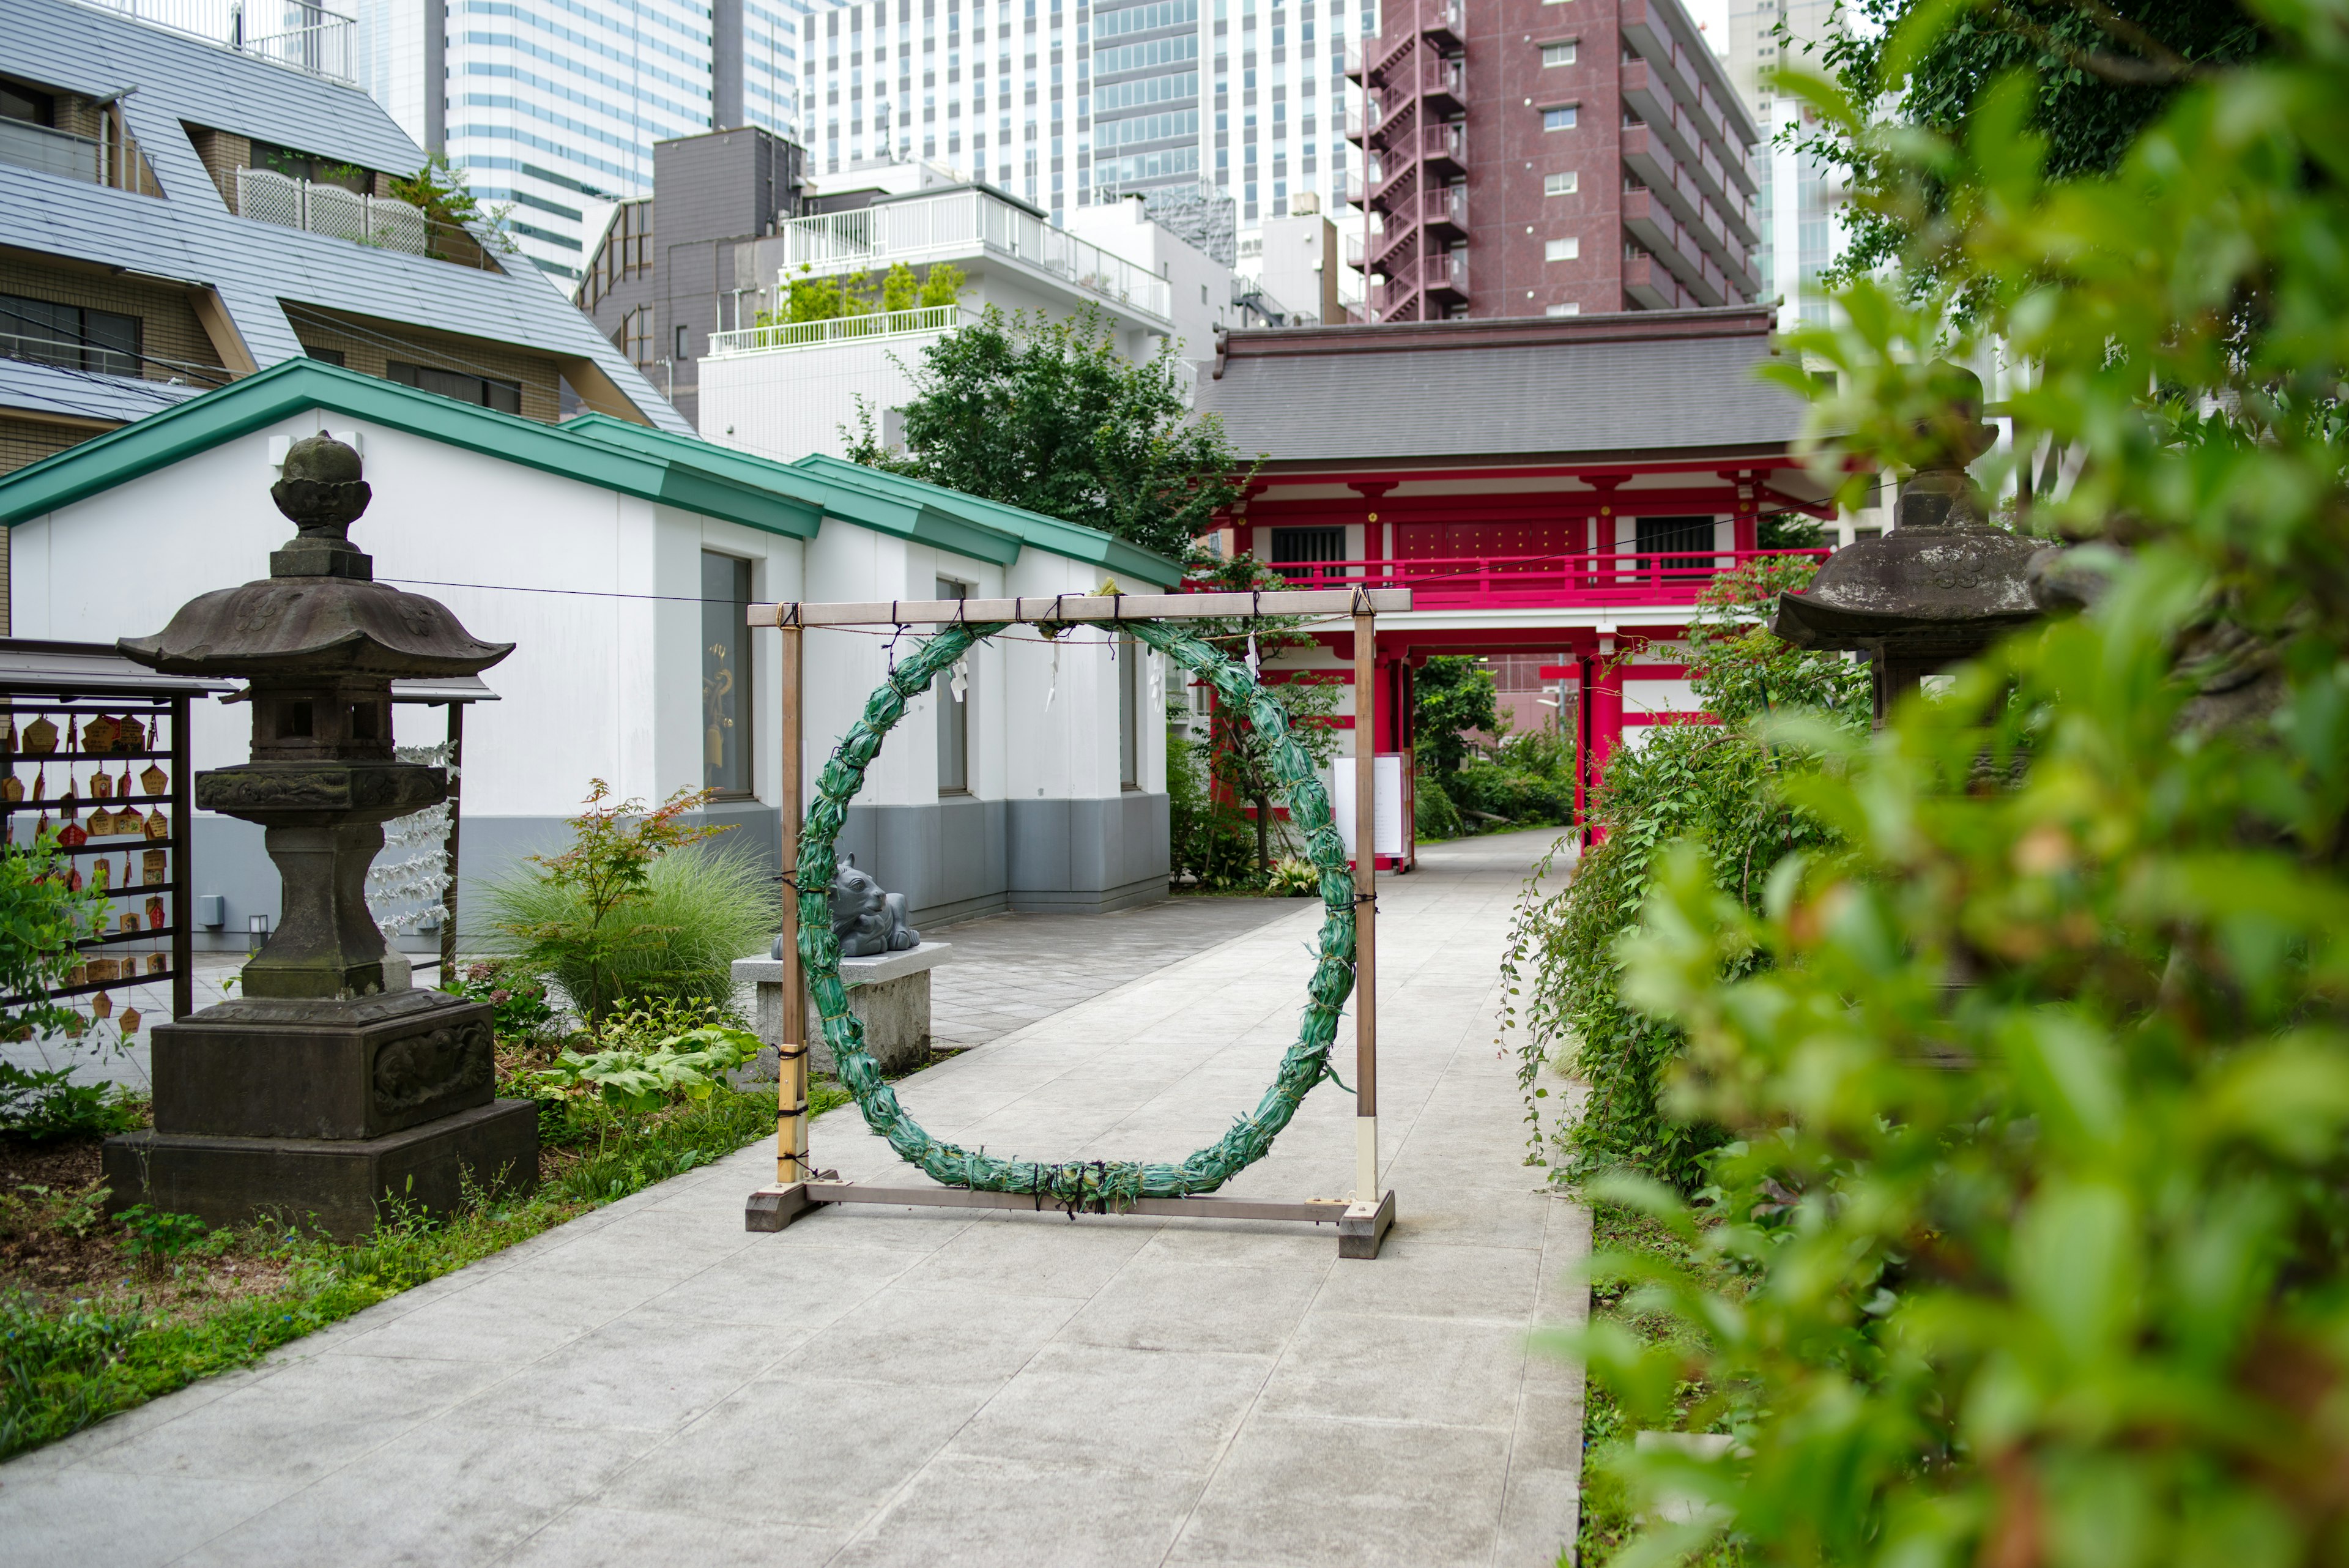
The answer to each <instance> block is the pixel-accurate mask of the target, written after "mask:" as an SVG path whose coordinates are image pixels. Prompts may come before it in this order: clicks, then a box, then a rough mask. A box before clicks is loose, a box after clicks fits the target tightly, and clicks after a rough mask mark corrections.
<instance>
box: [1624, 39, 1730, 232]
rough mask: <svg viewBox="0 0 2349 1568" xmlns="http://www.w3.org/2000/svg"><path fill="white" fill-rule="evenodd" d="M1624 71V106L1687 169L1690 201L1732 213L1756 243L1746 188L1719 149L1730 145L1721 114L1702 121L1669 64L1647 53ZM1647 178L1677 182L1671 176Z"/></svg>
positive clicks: (1660, 147)
mask: <svg viewBox="0 0 2349 1568" xmlns="http://www.w3.org/2000/svg"><path fill="white" fill-rule="evenodd" d="M1622 73H1623V74H1622V78H1621V84H1622V93H1623V103H1624V106H1625V107H1626V108H1628V109H1630V110H1631V111H1632V112H1633V113H1634V114H1637V115H1638V116H1639V117H1640V119H1641V120H1643V121H1644V122H1646V125H1647V129H1648V130H1649V133H1650V135H1651V137H1652V138H1654V145H1655V147H1656V148H1657V149H1658V151H1661V152H1662V153H1664V154H1666V155H1668V156H1669V157H1670V158H1671V161H1673V162H1675V163H1677V164H1679V165H1681V166H1682V168H1683V169H1685V170H1686V171H1688V174H1689V180H1688V181H1687V182H1682V183H1684V184H1685V185H1686V186H1687V187H1688V188H1691V190H1692V200H1702V202H1705V203H1708V204H1710V205H1711V206H1712V207H1713V209H1714V210H1715V211H1716V212H1718V213H1729V214H1733V215H1734V216H1735V217H1736V218H1737V219H1738V220H1739V221H1740V222H1741V223H1743V224H1744V233H1743V234H1740V235H1739V238H1740V239H1741V240H1743V241H1744V243H1745V244H1749V245H1750V244H1754V241H1755V240H1756V239H1757V238H1758V237H1759V236H1758V235H1756V234H1754V232H1753V230H1752V228H1751V226H1750V223H1751V220H1750V219H1749V218H1748V217H1747V215H1746V205H1745V202H1744V201H1743V200H1742V199H1741V198H1742V196H1743V192H1740V191H1739V190H1738V187H1737V184H1736V182H1735V181H1734V179H1733V177H1732V176H1731V174H1730V171H1729V170H1728V169H1727V168H1726V167H1725V166H1724V165H1723V161H1722V153H1721V150H1722V148H1724V147H1727V146H1728V145H1729V142H1728V137H1727V133H1726V131H1725V130H1724V129H1723V121H1721V120H1720V119H1712V120H1710V121H1703V122H1701V121H1700V120H1699V119H1697V118H1696V117H1695V116H1693V115H1692V114H1691V113H1690V111H1689V110H1688V109H1687V108H1685V107H1684V106H1683V105H1682V103H1681V102H1680V100H1679V99H1678V97H1677V96H1676V95H1677V93H1679V92H1682V91H1686V90H1687V84H1686V82H1684V81H1681V80H1678V79H1675V77H1674V74H1673V72H1672V71H1671V68H1670V67H1664V66H1659V65H1658V64H1656V63H1655V62H1654V61H1652V60H1648V59H1644V58H1627V59H1626V60H1625V61H1624V62H1623V67H1622ZM1708 127H1710V129H1711V130H1712V133H1713V134H1712V135H1710V136H1708V135H1707V134H1706V130H1707V129H1708ZM1716 143H1717V144H1718V145H1716ZM1643 177H1644V175H1643ZM1650 183H1651V184H1666V185H1669V184H1673V183H1675V182H1674V181H1671V180H1661V181H1657V180H1651V181H1650Z"/></svg>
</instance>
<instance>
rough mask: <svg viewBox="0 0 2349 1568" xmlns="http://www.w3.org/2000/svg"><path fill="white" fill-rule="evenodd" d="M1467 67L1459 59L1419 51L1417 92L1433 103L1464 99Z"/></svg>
mask: <svg viewBox="0 0 2349 1568" xmlns="http://www.w3.org/2000/svg"><path fill="white" fill-rule="evenodd" d="M1467 83H1468V67H1467V65H1466V63H1465V62H1464V61H1461V60H1447V59H1444V58H1443V57H1441V56H1438V55H1434V54H1432V53H1429V52H1427V51H1425V50H1423V51H1421V57H1420V62H1419V94H1420V96H1421V97H1422V98H1424V99H1430V100H1432V101H1433V102H1434V103H1453V104H1458V103H1464V102H1465V101H1466V95H1467V90H1468V88H1467Z"/></svg>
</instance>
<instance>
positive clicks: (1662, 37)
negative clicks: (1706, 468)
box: [1346, 0, 1761, 322]
mask: <svg viewBox="0 0 2349 1568" xmlns="http://www.w3.org/2000/svg"><path fill="white" fill-rule="evenodd" d="M1383 16H1384V26H1385V29H1386V30H1385V31H1384V32H1382V33H1381V34H1380V35H1379V36H1376V37H1368V38H1361V39H1358V40H1355V42H1354V44H1353V45H1351V46H1350V50H1349V54H1348V57H1347V61H1346V74H1347V76H1348V77H1349V78H1350V79H1352V80H1354V81H1356V82H1358V83H1360V84H1361V87H1362V88H1363V90H1364V98H1365V100H1366V107H1365V108H1364V109H1362V110H1361V111H1360V112H1359V113H1358V114H1355V115H1352V116H1350V118H1349V120H1348V125H1347V136H1348V138H1349V140H1352V141H1354V142H1355V143H1357V144H1358V145H1359V146H1361V148H1362V150H1363V162H1364V164H1365V168H1366V171H1365V173H1364V174H1363V175H1361V176H1360V177H1358V182H1357V184H1356V186H1355V188H1354V189H1353V190H1352V191H1350V192H1349V194H1350V196H1351V198H1352V200H1353V201H1354V202H1355V203H1356V204H1357V205H1359V206H1361V207H1364V208H1366V209H1367V210H1368V212H1369V214H1370V217H1369V220H1368V223H1367V225H1366V227H1367V230H1368V232H1367V233H1366V234H1364V235H1362V236H1361V238H1360V240H1359V242H1356V243H1352V244H1349V247H1348V249H1349V254H1348V257H1347V260H1348V262H1349V263H1350V265H1355V266H1357V267H1360V268H1361V270H1362V271H1363V272H1364V273H1365V275H1366V276H1367V278H1368V281H1369V284H1370V286H1369V288H1368V290H1367V293H1366V298H1367V301H1368V306H1369V310H1370V313H1371V319H1372V320H1375V321H1382V322H1383V321H1435V320H1442V319H1445V318H1447V317H1522V316H1579V315H1584V314H1597V313H1602V312H1611V311H1620V310H1671V309H1687V308H1691V307H1694V306H1736V305H1744V304H1747V303H1750V302H1752V301H1753V299H1754V294H1755V290H1756V288H1757V286H1758V284H1757V280H1756V277H1755V275H1754V264H1753V252H1754V244H1755V243H1756V242H1757V241H1758V239H1759V238H1760V234H1759V233H1758V231H1757V230H1756V229H1755V227H1754V211H1753V201H1754V189H1755V187H1754V164H1753V150H1754V145H1755V144H1756V143H1757V142H1758V141H1759V140H1760V139H1761V133H1760V131H1759V130H1757V129H1756V128H1755V126H1754V120H1753V118H1752V117H1751V116H1750V115H1749V114H1748V113H1747V111H1746V109H1745V107H1744V103H1743V102H1742V101H1741V100H1740V99H1739V98H1738V95H1737V92H1736V89H1735V88H1733V87H1732V86H1731V85H1730V81H1729V77H1728V74H1727V72H1726V71H1724V70H1723V67H1722V65H1721V63H1720V62H1719V61H1718V60H1716V59H1715V58H1714V57H1713V51H1712V49H1711V48H1710V47H1707V45H1706V43H1705V41H1704V37H1703V35H1702V34H1701V33H1700V32H1699V31H1698V30H1697V26H1696V24H1695V23H1694V22H1692V20H1690V18H1689V15H1688V13H1687V12H1686V11H1685V10H1683V9H1682V6H1681V5H1680V3H1679V0H1475V4H1474V5H1470V4H1469V3H1468V0H1387V4H1386V6H1385V9H1384V13H1383Z"/></svg>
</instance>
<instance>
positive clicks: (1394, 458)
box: [1198, 307, 1804, 467]
mask: <svg viewBox="0 0 2349 1568" xmlns="http://www.w3.org/2000/svg"><path fill="white" fill-rule="evenodd" d="M1770 317H1771V313H1770V311H1769V310H1768V309H1766V308H1762V307H1736V308H1731V309H1721V310H1686V311H1652V312H1651V311H1638V312H1628V313H1625V314H1623V315H1609V316H1582V317H1555V318H1552V317H1536V318H1534V319H1530V320H1500V321H1431V322H1407V323H1400V324H1396V325H1392V326H1376V327H1306V328H1302V329H1288V330H1275V331H1256V332H1232V333H1228V334H1226V335H1224V336H1223V337H1220V338H1218V340H1217V342H1218V348H1219V352H1218V354H1217V356H1216V363H1215V365H1214V366H1213V367H1210V368H1208V369H1204V370H1203V371H1202V372H1201V374H1200V377H1199V393H1198V407H1199V410H1200V411H1201V412H1203V413H1214V414H1218V415H1221V416H1222V418H1223V421H1224V425H1225V430H1226V433H1227V434H1228V435H1229V437H1230V439H1231V442H1232V444H1233V446H1234V447H1236V448H1237V449H1238V450H1239V451H1241V452H1247V453H1255V452H1264V453H1267V454H1268V456H1269V458H1270V460H1271V462H1272V463H1273V464H1274V465H1275V466H1277V467H1294V466H1300V465H1311V464H1319V463H1326V462H1381V463H1397V462H1476V461H1489V460H1492V459H1495V458H1520V459H1526V460H1532V459H1537V458H1553V457H1556V458H1565V457H1582V456H1590V455H1595V454H1601V453H1604V454H1607V455H1609V456H1629V455H1634V454H1653V455H1658V456H1670V455H1673V454H1675V453H1679V454H1684V455H1696V454H1700V453H1705V452H1723V453H1729V452H1738V453H1752V452H1755V451H1756V450H1757V449H1770V450H1784V449H1785V447H1786V446H1787V444H1788V443H1790V442H1791V441H1793V440H1794V439H1795V436H1796V435H1797V434H1798V433H1799V432H1800V431H1801V430H1802V426H1803V418H1804V404H1803V403H1802V401H1801V400H1799V399H1797V398H1795V397H1794V396H1793V395H1792V394H1791V393H1789V392H1787V391H1786V390H1785V389H1783V388H1780V387H1776V386H1772V385H1769V384H1767V383H1765V382H1764V381H1761V380H1760V379H1757V378H1756V376H1755V374H1754V372H1755V369H1756V367H1758V366H1760V365H1762V364H1764V363H1766V362H1768V361H1769V360H1770V359H1771V358H1772V345H1771V334H1770Z"/></svg>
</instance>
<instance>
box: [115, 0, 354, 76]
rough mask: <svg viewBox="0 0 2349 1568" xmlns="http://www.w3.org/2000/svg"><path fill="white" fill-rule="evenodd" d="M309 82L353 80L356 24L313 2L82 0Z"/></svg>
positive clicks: (267, 0)
mask: <svg viewBox="0 0 2349 1568" xmlns="http://www.w3.org/2000/svg"><path fill="white" fill-rule="evenodd" d="M81 4H83V5H89V6H92V7H94V8H96V9H98V10H100V11H112V12H115V13H117V14H118V15H120V16H129V17H132V18H134V19H136V20H138V21H141V22H146V23H149V24H150V25H152V26H158V27H168V28H170V29H171V31H172V32H175V33H186V34H188V35H190V36H193V37H198V38H202V39H203V40H204V41H205V42H206V43H210V44H220V45H224V46H225V47H229V48H232V49H234V50H236V51H237V52H239V53H240V54H247V55H254V56H257V57H260V58H262V59H264V60H268V61H270V62H271V63H272V64H274V65H280V66H286V67H291V68H293V69H295V70H297V71H306V72H308V73H309V74H310V75H312V76H317V77H326V78H328V79H330V80H333V81H338V82H344V83H355V82H356V81H357V48H358V24H357V22H355V21H353V20H352V19H351V18H350V17H348V16H342V15H340V14H338V13H336V12H333V11H329V10H327V9H326V7H324V6H322V5H315V4H312V3H311V0H252V4H251V5H247V4H246V3H245V0H81Z"/></svg>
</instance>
